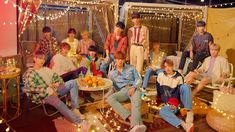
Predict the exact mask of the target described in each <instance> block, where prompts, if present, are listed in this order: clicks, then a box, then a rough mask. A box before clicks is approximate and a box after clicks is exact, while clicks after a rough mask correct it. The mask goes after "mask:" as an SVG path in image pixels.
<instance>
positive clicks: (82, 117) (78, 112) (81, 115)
mask: <svg viewBox="0 0 235 132" xmlns="http://www.w3.org/2000/svg"><path fill="white" fill-rule="evenodd" d="M72 111H73V113H74V114H76V115H77V116H79V117H80V119H81V120H84V119H85V118H86V117H85V115H83V114H82V113H81V112H80V111H79V110H78V109H73V110H72Z"/></svg>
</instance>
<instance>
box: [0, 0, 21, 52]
mask: <svg viewBox="0 0 235 132" xmlns="http://www.w3.org/2000/svg"><path fill="white" fill-rule="evenodd" d="M11 1H12V2H15V1H16V0H11ZM11 1H9V2H8V4H4V0H1V1H0V36H1V42H0V55H1V56H8V55H15V54H17V25H16V24H15V22H16V8H15V7H13V4H12V3H11ZM4 23H5V24H4Z"/></svg>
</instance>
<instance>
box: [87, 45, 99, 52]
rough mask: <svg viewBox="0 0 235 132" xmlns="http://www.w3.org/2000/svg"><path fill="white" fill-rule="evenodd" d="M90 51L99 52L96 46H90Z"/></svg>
mask: <svg viewBox="0 0 235 132" xmlns="http://www.w3.org/2000/svg"><path fill="white" fill-rule="evenodd" d="M88 51H95V52H97V47H96V46H94V45H91V46H89V48H88Z"/></svg>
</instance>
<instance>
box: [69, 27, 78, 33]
mask: <svg viewBox="0 0 235 132" xmlns="http://www.w3.org/2000/svg"><path fill="white" fill-rule="evenodd" d="M68 33H74V34H76V33H77V32H76V30H75V28H69V30H68Z"/></svg>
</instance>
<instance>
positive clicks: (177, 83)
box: [157, 59, 193, 132]
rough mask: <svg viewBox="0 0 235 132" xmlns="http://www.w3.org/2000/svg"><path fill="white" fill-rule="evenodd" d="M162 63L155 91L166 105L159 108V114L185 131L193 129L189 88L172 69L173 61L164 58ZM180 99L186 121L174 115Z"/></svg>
mask: <svg viewBox="0 0 235 132" xmlns="http://www.w3.org/2000/svg"><path fill="white" fill-rule="evenodd" d="M163 64H164V70H163V71H159V72H158V75H157V91H158V96H160V97H161V99H162V101H163V102H164V103H167V104H168V105H166V106H164V107H163V108H161V110H160V116H161V117H162V118H163V119H164V120H166V121H167V122H169V123H170V124H171V125H173V126H175V127H179V126H180V125H181V126H182V127H183V128H184V130H186V131H187V132H188V131H191V130H192V129H193V112H192V94H191V89H190V87H189V86H188V85H184V84H183V77H182V76H181V74H180V73H179V72H177V71H174V70H173V65H174V64H173V61H171V60H169V59H166V60H165V61H164V63H163ZM180 101H181V103H182V104H183V106H184V109H186V110H187V116H186V121H183V120H181V119H179V118H178V117H177V116H176V115H175V113H176V112H177V110H178V106H179V104H180V103H179V102H180Z"/></svg>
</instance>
